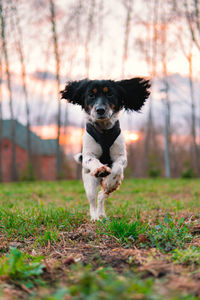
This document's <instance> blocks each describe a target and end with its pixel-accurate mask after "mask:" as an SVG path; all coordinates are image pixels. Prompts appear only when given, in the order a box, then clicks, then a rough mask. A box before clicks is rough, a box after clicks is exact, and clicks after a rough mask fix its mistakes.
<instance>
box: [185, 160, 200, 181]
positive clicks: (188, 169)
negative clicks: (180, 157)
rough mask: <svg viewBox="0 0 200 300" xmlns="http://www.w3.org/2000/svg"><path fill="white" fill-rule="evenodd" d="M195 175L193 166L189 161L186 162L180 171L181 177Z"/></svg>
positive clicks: (193, 176)
mask: <svg viewBox="0 0 200 300" xmlns="http://www.w3.org/2000/svg"><path fill="white" fill-rule="evenodd" d="M196 176H197V175H196V173H195V171H194V168H193V167H192V166H191V163H190V162H186V163H185V165H184V168H183V171H182V173H181V178H186V179H190V178H195V177H196Z"/></svg>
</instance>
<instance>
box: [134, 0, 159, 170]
mask: <svg viewBox="0 0 200 300" xmlns="http://www.w3.org/2000/svg"><path fill="white" fill-rule="evenodd" d="M145 3H146V4H147V8H148V15H149V16H150V20H141V19H140V20H139V23H140V24H141V25H143V27H144V28H145V31H146V38H145V39H143V38H139V39H138V40H137V42H138V45H139V48H140V50H142V53H143V55H144V58H145V61H146V65H147V69H148V72H149V75H150V78H151V80H152V82H151V84H152V87H153V83H154V79H155V78H156V76H157V65H158V47H159V38H158V24H159V15H160V0H152V1H151V2H147V1H146V2H145ZM148 103H149V110H148V119H147V126H146V135H145V147H144V148H145V160H146V163H145V165H146V169H147V170H149V168H150V152H151V149H153V151H154V152H155V153H157V146H156V145H157V143H156V133H155V128H154V119H153V98H152V95H150V97H149V100H148Z"/></svg>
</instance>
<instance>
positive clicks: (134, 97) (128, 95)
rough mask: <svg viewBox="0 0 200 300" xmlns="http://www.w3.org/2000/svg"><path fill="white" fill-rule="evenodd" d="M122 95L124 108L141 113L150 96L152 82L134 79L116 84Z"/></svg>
mask: <svg viewBox="0 0 200 300" xmlns="http://www.w3.org/2000/svg"><path fill="white" fill-rule="evenodd" d="M116 83H117V85H118V89H119V93H120V95H121V102H122V103H121V104H122V107H123V108H125V109H126V110H135V111H139V110H140V109H141V107H142V106H143V104H144V103H145V101H146V99H147V98H148V97H149V95H150V91H149V88H150V86H151V85H150V81H149V80H145V79H144V78H139V77H136V78H132V79H127V80H121V81H117V82H116Z"/></svg>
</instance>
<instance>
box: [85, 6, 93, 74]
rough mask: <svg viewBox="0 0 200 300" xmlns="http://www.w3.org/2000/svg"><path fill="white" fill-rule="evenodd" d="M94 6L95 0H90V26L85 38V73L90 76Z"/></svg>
mask: <svg viewBox="0 0 200 300" xmlns="http://www.w3.org/2000/svg"><path fill="white" fill-rule="evenodd" d="M94 8H95V0H90V12H89V15H88V28H87V35H86V40H85V75H86V77H88V78H89V72H90V50H89V43H90V40H91V33H92V29H93V26H94Z"/></svg>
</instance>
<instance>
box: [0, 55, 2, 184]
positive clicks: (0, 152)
mask: <svg viewBox="0 0 200 300" xmlns="http://www.w3.org/2000/svg"><path fill="white" fill-rule="evenodd" d="M2 75H3V72H2V60H1V56H0V181H2V180H3V173H2V148H1V147H2V137H3V136H2V134H3V127H2V125H3V115H2Z"/></svg>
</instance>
